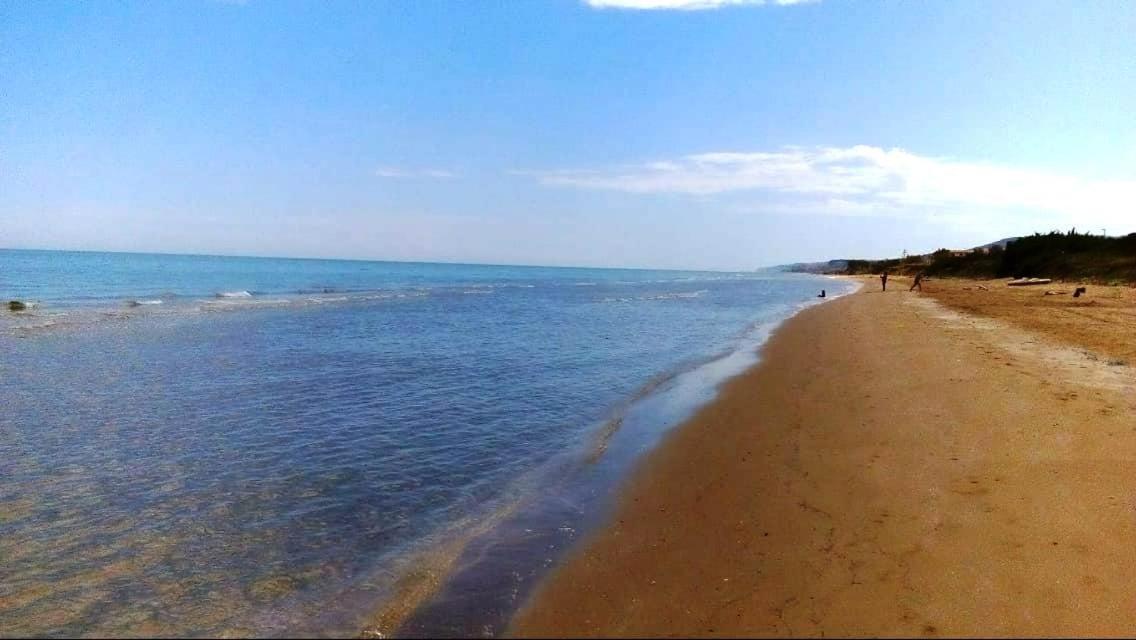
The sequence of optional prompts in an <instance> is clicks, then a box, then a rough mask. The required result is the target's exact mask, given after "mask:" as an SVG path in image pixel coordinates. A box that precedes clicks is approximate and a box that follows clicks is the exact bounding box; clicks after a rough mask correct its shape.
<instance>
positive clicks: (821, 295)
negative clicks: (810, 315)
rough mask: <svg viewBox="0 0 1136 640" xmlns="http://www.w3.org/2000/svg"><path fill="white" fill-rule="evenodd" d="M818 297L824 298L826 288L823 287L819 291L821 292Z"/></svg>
mask: <svg viewBox="0 0 1136 640" xmlns="http://www.w3.org/2000/svg"><path fill="white" fill-rule="evenodd" d="M817 297H818V298H823V297H824V289H821V290H820V293H819V294H817Z"/></svg>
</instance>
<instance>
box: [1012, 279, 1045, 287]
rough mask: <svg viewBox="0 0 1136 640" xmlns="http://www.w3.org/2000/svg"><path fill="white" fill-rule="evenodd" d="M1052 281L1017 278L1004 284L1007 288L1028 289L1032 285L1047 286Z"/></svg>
mask: <svg viewBox="0 0 1136 640" xmlns="http://www.w3.org/2000/svg"><path fill="white" fill-rule="evenodd" d="M1050 282H1053V280H1051V279H1049V278H1017V279H1015V280H1011V281H1009V282H1007V283H1006V286H1007V287H1028V286H1030V285H1032V284H1049V283H1050Z"/></svg>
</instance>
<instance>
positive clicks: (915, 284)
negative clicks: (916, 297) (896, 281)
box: [908, 271, 923, 291]
mask: <svg viewBox="0 0 1136 640" xmlns="http://www.w3.org/2000/svg"><path fill="white" fill-rule="evenodd" d="M916 287H919V290H920V291H922V290H923V272H922V271H920V272H919V273H917V274H915V282H913V283H911V288H910V289H908V291H915V288H916Z"/></svg>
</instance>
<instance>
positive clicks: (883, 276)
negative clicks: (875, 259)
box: [880, 271, 888, 291]
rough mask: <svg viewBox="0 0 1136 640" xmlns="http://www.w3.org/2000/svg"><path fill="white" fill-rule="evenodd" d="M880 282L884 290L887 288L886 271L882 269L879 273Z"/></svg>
mask: <svg viewBox="0 0 1136 640" xmlns="http://www.w3.org/2000/svg"><path fill="white" fill-rule="evenodd" d="M880 283H881V284H883V285H884V291H887V290H888V272H887V271H884V272H883V273H881V274H880Z"/></svg>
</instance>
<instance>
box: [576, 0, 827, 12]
mask: <svg viewBox="0 0 1136 640" xmlns="http://www.w3.org/2000/svg"><path fill="white" fill-rule="evenodd" d="M814 1H819V0H584V2H586V3H587V4H588V6H590V7H593V8H596V9H635V10H659V9H662V10H678V11H700V10H705V9H720V8H722V7H728V6H740V5H764V4H775V5H781V6H787V5H793V4H807V3H810V2H814Z"/></svg>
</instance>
